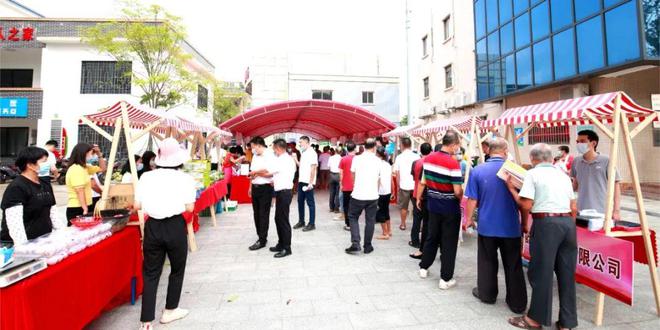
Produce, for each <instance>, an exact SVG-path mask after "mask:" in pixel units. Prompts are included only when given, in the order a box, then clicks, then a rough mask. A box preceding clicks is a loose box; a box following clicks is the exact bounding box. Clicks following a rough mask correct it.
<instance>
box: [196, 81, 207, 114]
mask: <svg viewBox="0 0 660 330" xmlns="http://www.w3.org/2000/svg"><path fill="white" fill-rule="evenodd" d="M208 106H209V90H208V89H206V87H204V86H202V85H197V108H199V109H204V110H206V109H207V108H208Z"/></svg>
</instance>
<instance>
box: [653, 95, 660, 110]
mask: <svg viewBox="0 0 660 330" xmlns="http://www.w3.org/2000/svg"><path fill="white" fill-rule="evenodd" d="M651 109H653V110H654V111H660V94H651Z"/></svg>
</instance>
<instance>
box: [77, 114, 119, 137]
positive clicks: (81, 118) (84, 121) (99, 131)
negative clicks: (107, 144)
mask: <svg viewBox="0 0 660 330" xmlns="http://www.w3.org/2000/svg"><path fill="white" fill-rule="evenodd" d="M80 121H82V122H83V124H86V125H87V126H89V127H91V128H92V129H93V130H94V131H96V133H99V134H100V135H101V136H102V137H104V138H105V139H106V140H110V141H112V135H110V134H109V133H108V132H106V131H104V130H103V129H102V128H100V127H98V126H97V125H96V124H94V122H92V121H91V120H89V119H87V117H85V116H81V117H80Z"/></svg>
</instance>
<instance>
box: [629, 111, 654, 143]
mask: <svg viewBox="0 0 660 330" xmlns="http://www.w3.org/2000/svg"><path fill="white" fill-rule="evenodd" d="M656 117H658V113H657V112H654V113H653V114H652V115H650V116H648V117H646V119H644V121H642V122H641V123H639V124H638V125H637V127H635V128H634V129H633V130H632V131H630V139H631V140H632V139H634V138H635V136H637V134H639V132H641V131H642V130H643V129H645V128H646V126H648V125H649V124H651V123H652V122H653V121H654V120H655V119H656Z"/></svg>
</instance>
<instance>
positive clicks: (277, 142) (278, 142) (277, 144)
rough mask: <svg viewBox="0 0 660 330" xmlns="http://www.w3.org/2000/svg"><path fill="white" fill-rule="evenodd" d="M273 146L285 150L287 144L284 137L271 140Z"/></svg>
mask: <svg viewBox="0 0 660 330" xmlns="http://www.w3.org/2000/svg"><path fill="white" fill-rule="evenodd" d="M273 146H274V147H275V148H279V149H282V150H286V148H288V147H289V145H288V144H287V143H286V141H284V139H276V140H275V141H273Z"/></svg>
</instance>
